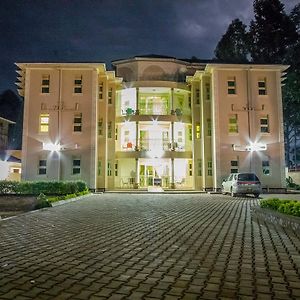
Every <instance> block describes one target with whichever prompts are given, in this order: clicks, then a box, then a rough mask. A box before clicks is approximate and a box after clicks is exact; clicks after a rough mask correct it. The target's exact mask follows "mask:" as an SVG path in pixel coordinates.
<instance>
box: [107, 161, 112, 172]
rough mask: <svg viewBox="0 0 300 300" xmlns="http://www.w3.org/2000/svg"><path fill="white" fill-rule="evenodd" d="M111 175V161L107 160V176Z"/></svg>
mask: <svg viewBox="0 0 300 300" xmlns="http://www.w3.org/2000/svg"><path fill="white" fill-rule="evenodd" d="M111 175H112V170H111V162H110V161H108V162H107V176H111Z"/></svg>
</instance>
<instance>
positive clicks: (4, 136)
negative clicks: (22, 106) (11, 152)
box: [0, 116, 15, 150]
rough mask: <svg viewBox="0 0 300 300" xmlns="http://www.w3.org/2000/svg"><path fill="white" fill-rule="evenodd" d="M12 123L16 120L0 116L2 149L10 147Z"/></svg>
mask: <svg viewBox="0 0 300 300" xmlns="http://www.w3.org/2000/svg"><path fill="white" fill-rule="evenodd" d="M12 124H15V122H13V121H10V120H8V119H6V118H3V117H1V116H0V150H6V149H7V148H8V133H9V126H10V125H12Z"/></svg>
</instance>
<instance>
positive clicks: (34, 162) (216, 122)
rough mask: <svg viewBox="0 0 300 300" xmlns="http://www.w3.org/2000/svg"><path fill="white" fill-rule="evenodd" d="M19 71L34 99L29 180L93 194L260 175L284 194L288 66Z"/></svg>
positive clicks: (139, 64) (166, 64)
mask: <svg viewBox="0 0 300 300" xmlns="http://www.w3.org/2000/svg"><path fill="white" fill-rule="evenodd" d="M113 65H114V68H115V72H116V75H115V72H110V71H106V69H105V66H104V65H103V64H42V63H41V64H17V66H18V67H19V68H20V70H19V71H18V73H19V75H20V77H19V81H20V82H19V83H18V85H19V87H20V90H19V93H20V95H22V96H24V98H25V110H24V132H23V158H22V162H23V173H22V176H23V179H26V180H43V179H45V180H54V179H59V180H71V179H83V180H85V181H87V182H88V184H89V186H90V188H91V189H98V190H103V189H106V190H115V189H149V188H151V187H153V186H160V187H162V188H163V189H191V190H205V189H206V190H207V189H215V190H217V189H219V188H220V187H221V183H222V180H223V179H224V178H225V177H227V175H228V174H229V173H230V172H237V171H239V172H242V171H247V172H248V171H252V172H255V173H256V174H257V175H258V176H259V177H260V179H261V181H262V183H263V185H264V186H267V187H269V188H283V187H284V182H285V176H284V150H283V129H282V106H281V75H282V72H283V71H284V70H285V66H277V65H276V66H275V65H265V66H262V65H229V64H212V63H190V62H187V61H183V60H177V59H174V58H168V57H135V58H131V59H125V60H119V61H115V62H113Z"/></svg>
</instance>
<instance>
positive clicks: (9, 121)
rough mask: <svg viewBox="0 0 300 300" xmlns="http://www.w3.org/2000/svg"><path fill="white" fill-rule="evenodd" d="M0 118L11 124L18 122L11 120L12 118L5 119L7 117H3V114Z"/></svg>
mask: <svg viewBox="0 0 300 300" xmlns="http://www.w3.org/2000/svg"><path fill="white" fill-rule="evenodd" d="M0 120H2V121H4V122H7V123H9V124H16V122H14V121H11V120H8V119H5V118H3V117H1V116H0Z"/></svg>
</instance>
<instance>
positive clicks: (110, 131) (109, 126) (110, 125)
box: [107, 121, 112, 139]
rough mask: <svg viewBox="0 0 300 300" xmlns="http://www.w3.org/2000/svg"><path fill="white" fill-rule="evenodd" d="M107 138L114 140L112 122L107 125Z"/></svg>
mask: <svg viewBox="0 0 300 300" xmlns="http://www.w3.org/2000/svg"><path fill="white" fill-rule="evenodd" d="M107 137H108V138H109V139H111V138H112V122H111V121H110V122H108V123H107Z"/></svg>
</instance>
